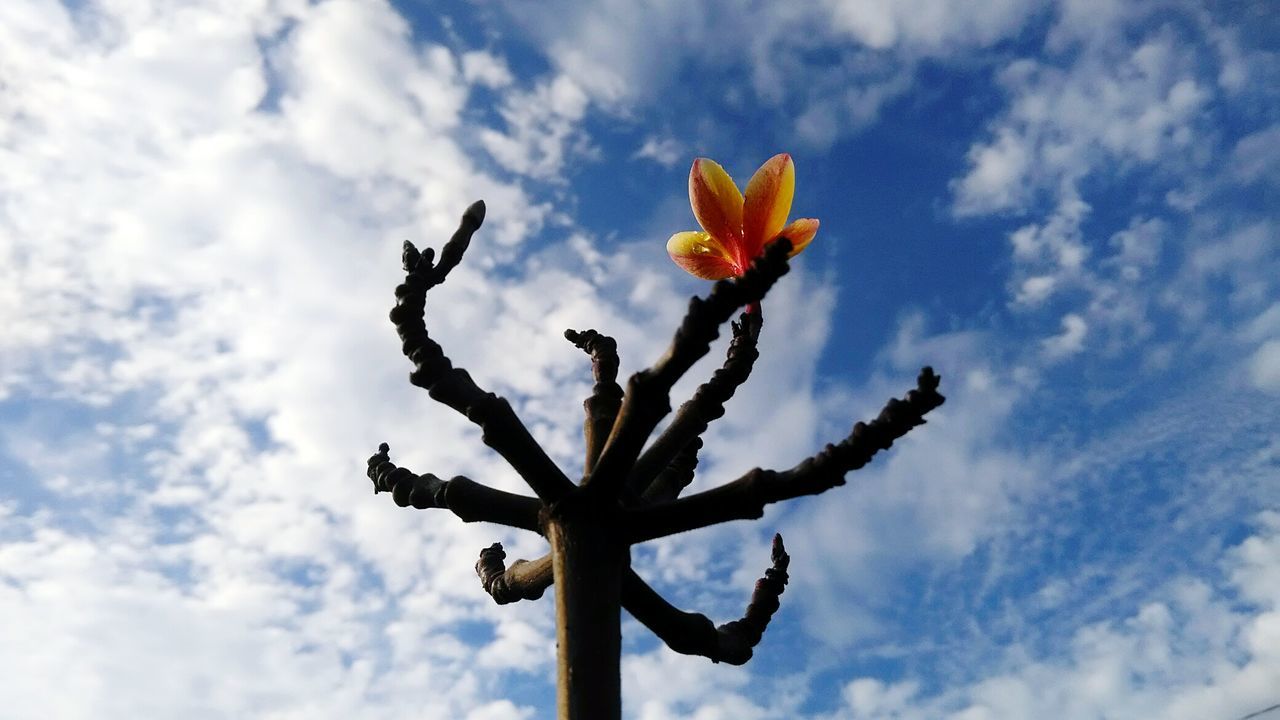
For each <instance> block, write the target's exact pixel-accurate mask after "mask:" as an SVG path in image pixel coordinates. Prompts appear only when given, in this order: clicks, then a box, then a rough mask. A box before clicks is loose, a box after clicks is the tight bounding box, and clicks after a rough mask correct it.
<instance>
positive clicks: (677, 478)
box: [640, 437, 702, 505]
mask: <svg viewBox="0 0 1280 720" xmlns="http://www.w3.org/2000/svg"><path fill="white" fill-rule="evenodd" d="M701 449H702V438H699V437H695V438H694V439H692V440H690V441H689V444H687V445H685V446H684V449H683V450H681V451H680V452H679V453H677V454H676V456H675V458H673V459H672V460H671V463H670V464H668V465H667V467H666V469H665V470H663V471H662V472H660V473H658V477H656V478H654V479H653V482H651V483H649V487H647V488H645V491H644V495H642V496H641V497H640V500H641V504H643V505H656V504H658V503H665V502H671V501H672V500H675V499H676V498H678V497H680V493H681V492H683V491H684V489H685V488H686V487H688V486H689V483H691V482H693V472H694V470H695V469H697V467H698V451H699V450H701Z"/></svg>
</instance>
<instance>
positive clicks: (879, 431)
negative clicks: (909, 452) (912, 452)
mask: <svg viewBox="0 0 1280 720" xmlns="http://www.w3.org/2000/svg"><path fill="white" fill-rule="evenodd" d="M938 382H939V377H938V376H937V375H935V374H934V372H933V369H932V368H928V367H926V368H924V369H923V370H921V371H920V376H919V378H917V380H916V389H915V390H912V391H911V392H908V393H907V396H906V398H905V399H902V400H898V399H893V400H890V401H889V402H888V404H886V405H885V407H884V409H883V410H881V411H880V415H879V416H878V417H877V418H876V419H875V420H872V421H871V422H870V423H861V422H860V423H857V424H856V425H854V426H853V432H851V433H850V434H849V436H848V437H847V438H845V439H844V440H843V441H841V442H840V443H839V444H837V445H828V446H827V447H826V448H825V449H824V450H823V451H822V452H820V453H818V454H817V455H814V456H812V457H810V458H808V459H806V460H805V461H804V462H802V463H800V464H799V465H797V466H795V467H793V468H791V469H790V470H787V471H784V472H776V471H773V470H761V469H760V468H756V469H754V470H751V471H750V472H748V473H747V474H746V475H744V476H742V477H741V478H738V479H737V480H734V481H733V482H731V483H727V484H725V485H721V486H720V487H717V488H713V489H711V490H707V491H704V492H700V493H697V494H695V495H690V496H688V497H685V498H681V499H679V500H675V501H673V502H669V503H666V504H663V505H657V506H653V507H645V508H639V509H635V510H630V511H626V512H627V515H628V523H629V529H628V536H627V540H628V541H629V542H632V543H638V542H644V541H646V540H652V539H654V538H659V537H665V536H667V535H674V534H676V533H681V532H685V531H687V530H695V529H697V528H701V527H707V526H708V525H715V524H716V523H722V522H728V521H730V520H746V519H752V518H758V517H760V516H761V515H763V514H764V506H765V505H767V504H769V503H775V502H779V501H781V500H789V499H791V498H796V497H800V496H801V495H816V494H818V493H821V492H825V491H827V490H830V489H831V488H833V487H836V486H838V485H843V484H844V476H845V474H846V473H849V472H851V471H853V470H857V469H858V468H860V467H862V466H864V465H866V464H867V463H868V462H870V460H871V458H872V456H874V455H875V454H876V453H877V452H879V451H880V450H885V449H888V448H889V447H890V446H891V445H893V441H894V440H897V439H898V438H900V437H902V436H903V435H906V434H907V433H908V432H909V431H910V430H911V429H912V428H914V427H916V426H918V425H923V424H924V422H925V420H924V415H925V414H926V413H928V412H929V411H930V410H933V409H934V408H936V407H938V406H939V405H941V404H942V403H943V401H944V400H945V398H944V397H943V396H942V395H939V394H938Z"/></svg>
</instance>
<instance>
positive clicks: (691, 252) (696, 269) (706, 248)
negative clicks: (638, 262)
mask: <svg viewBox="0 0 1280 720" xmlns="http://www.w3.org/2000/svg"><path fill="white" fill-rule="evenodd" d="M667 254H668V255H670V256H671V259H672V260H674V261H675V263H676V264H677V265H679V266H680V267H682V268H684V269H685V272H687V273H689V274H690V275H693V276H695V277H700V278H702V279H703V280H723V279H724V278H727V277H734V276H735V275H738V274H740V272H739V268H738V265H737V263H735V262H734V261H733V256H732V255H730V254H729V252H728V248H726V247H725V246H724V245H723V244H722V243H721V242H720V241H719V240H717V239H716V238H715V237H714V236H712V235H710V234H708V233H705V232H693V231H689V232H678V233H676V234H675V235H672V236H671V239H670V240H668V241H667Z"/></svg>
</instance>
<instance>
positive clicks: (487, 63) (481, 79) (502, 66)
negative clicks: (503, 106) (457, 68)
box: [462, 50, 514, 88]
mask: <svg viewBox="0 0 1280 720" xmlns="http://www.w3.org/2000/svg"><path fill="white" fill-rule="evenodd" d="M462 75H463V77H465V78H466V79H467V82H473V83H477V84H479V85H484V86H486V87H491V88H504V87H507V86H508V85H510V84H511V83H512V82H514V78H512V76H511V70H509V69H508V68H507V63H506V61H505V60H503V59H502V58H500V57H498V56H496V55H494V54H492V53H487V52H484V51H482V50H474V51H472V52H467V53H463V54H462Z"/></svg>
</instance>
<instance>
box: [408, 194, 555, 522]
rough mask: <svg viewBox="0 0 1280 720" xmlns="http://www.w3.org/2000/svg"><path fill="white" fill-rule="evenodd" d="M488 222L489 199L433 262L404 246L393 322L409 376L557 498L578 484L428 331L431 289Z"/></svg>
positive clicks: (543, 494)
mask: <svg viewBox="0 0 1280 720" xmlns="http://www.w3.org/2000/svg"><path fill="white" fill-rule="evenodd" d="M482 222H484V203H483V202H476V203H475V204H474V205H472V206H471V207H469V208H467V211H466V213H464V214H463V216H462V222H461V224H459V226H458V230H457V232H455V233H454V234H453V237H452V238H450V240H449V242H447V243H445V246H444V248H443V249H442V250H441V251H440V261H439V262H437V263H434V264H433V263H432V260H433V259H434V252H433V251H432V250H431V249H430V248H428V249H427V250H426V252H422V253H420V252H418V249H417V248H416V247H414V246H413V243H410V242H408V241H406V242H405V244H404V254H403V261H404V269H405V273H406V275H405V280H404V283H403V284H401V285H399V286H397V287H396V306H395V308H393V309H392V310H391V321H392V322H393V323H395V326H396V332H397V333H399V335H400V341H401V343H402V345H401V350H402V351H403V352H404V355H405V357H407V358H409V360H410V361H411V362H412V363H413V365H414V369H413V372H412V373H410V374H409V380H410V382H412V383H413V384H414V385H417V386H418V387H421V388H425V389H426V390H427V391H428V393H430V395H431V397H432V399H434V400H436V401H437V402H441V403H444V404H445V405H448V406H449V407H451V408H453V409H454V410H457V411H458V412H460V413H462V414H463V415H465V416H466V417H467V419H469V420H471V421H472V422H474V423H476V424H477V425H479V426H480V428H481V429H482V430H483V434H482V438H483V440H484V443H485V444H486V445H488V446H489V447H491V448H493V449H494V450H496V451H497V452H498V454H499V455H501V456H502V457H503V458H505V459H506V461H507V462H508V463H510V464H511V467H513V468H515V470H516V472H517V473H519V474H520V477H522V478H524V481H525V482H527V483H528V484H529V487H530V488H532V489H533V491H534V492H535V493H537V495H538V497H540V498H542V499H543V500H546V501H548V502H552V501H554V500H557V499H559V498H560V497H561V496H562V495H564V494H565V493H567V492H568V491H569V490H571V489H573V487H574V485H573V483H572V482H570V481H569V479H568V478H567V477H565V475H564V473H562V472H561V471H560V469H559V468H558V467H556V465H555V463H554V462H552V461H551V458H549V457H547V453H546V452H545V451H544V450H543V449H542V448H541V447H540V446H539V445H538V443H537V441H536V440H534V439H533V436H532V435H530V434H529V430H528V429H527V428H526V427H525V426H524V424H523V423H521V422H520V419H519V418H518V417H516V414H515V412H514V411H513V410H512V409H511V405H510V403H508V402H507V401H506V400H504V399H503V398H500V397H498V396H497V395H494V394H493V393H490V392H486V391H484V390H482V389H481V388H480V387H479V386H477V385H476V383H475V381H473V380H472V379H471V376H470V375H469V374H468V373H467V371H466V370H463V369H462V368H455V367H454V366H453V363H452V362H450V360H449V358H448V357H446V356H445V354H444V349H443V348H441V347H440V345H439V344H438V343H436V342H435V341H434V340H432V339H431V338H430V337H429V336H428V335H427V326H426V322H425V320H424V313H425V310H426V297H427V291H428V290H430V289H431V288H433V287H435V286H437V285H439V284H440V283H442V282H444V280H445V277H447V276H448V274H449V271H450V270H452V269H453V268H454V267H456V266H457V264H458V263H459V262H460V261H461V260H462V255H463V253H464V252H466V249H467V246H468V244H470V242H471V236H472V235H473V234H474V233H475V231H476V230H477V229H478V228H479V227H480V224H481V223H482Z"/></svg>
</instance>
